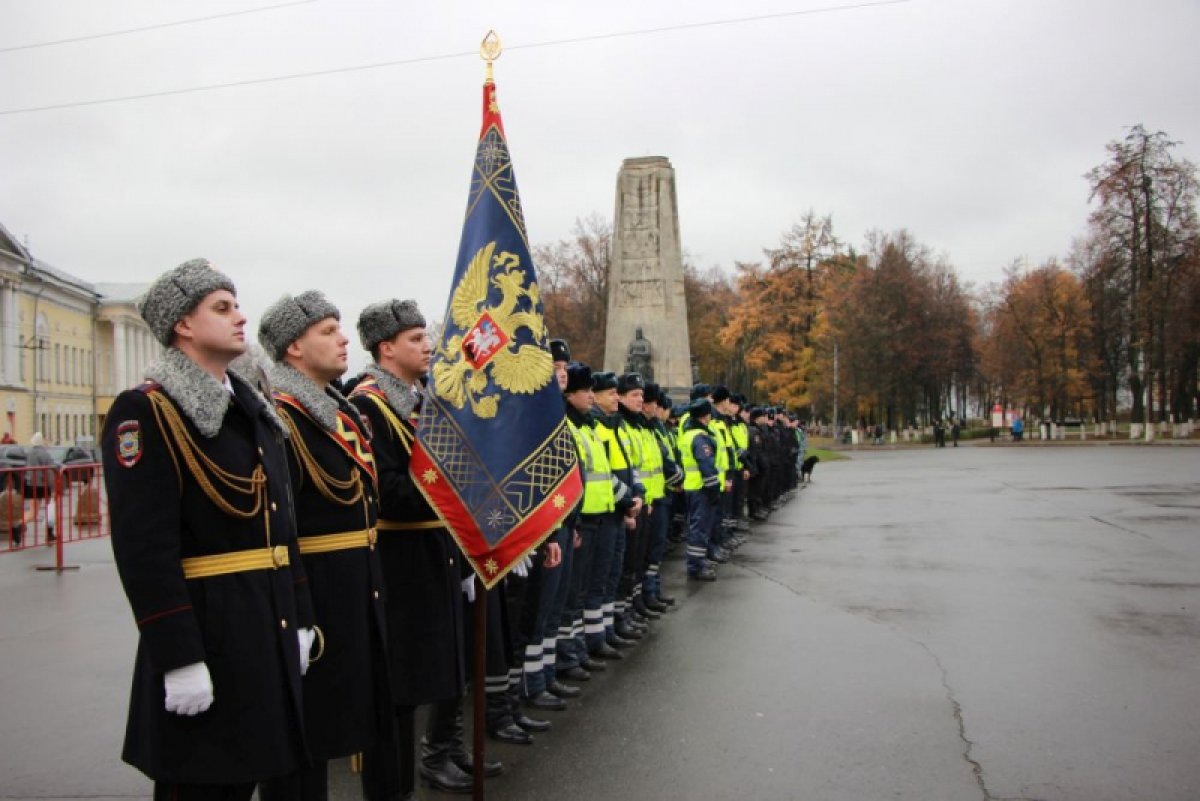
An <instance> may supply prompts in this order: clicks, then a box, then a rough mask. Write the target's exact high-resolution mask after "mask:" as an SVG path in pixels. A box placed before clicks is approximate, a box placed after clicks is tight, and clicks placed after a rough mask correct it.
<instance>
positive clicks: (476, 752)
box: [471, 576, 488, 801]
mask: <svg viewBox="0 0 1200 801" xmlns="http://www.w3.org/2000/svg"><path fill="white" fill-rule="evenodd" d="M474 580H475V693H474V699H475V700H474V711H475V714H474V719H475V726H474V730H473V731H472V735H473V736H472V743H471V753H472V754H473V756H474V758H475V767H474V769H473V770H472V771H471V785H472V787H471V792H472V796H471V797H472V798H473V799H474V801H483V735H484V732H485V731H486V729H487V724H486V723H485V722H484V712H485V711H486V710H487V699H486V695H485V693H484V690H485V682H486V681H487V677H486V673H487V593H488V590H487V588H486V587H484V586H483V582H482V581H480V579H479V576H475V578H474Z"/></svg>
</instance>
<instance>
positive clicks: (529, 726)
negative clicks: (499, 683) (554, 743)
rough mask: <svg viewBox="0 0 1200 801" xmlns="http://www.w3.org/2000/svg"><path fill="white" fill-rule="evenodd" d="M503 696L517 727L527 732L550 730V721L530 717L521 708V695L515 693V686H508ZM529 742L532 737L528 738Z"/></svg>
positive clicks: (535, 732) (531, 740)
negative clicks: (506, 699)
mask: <svg viewBox="0 0 1200 801" xmlns="http://www.w3.org/2000/svg"><path fill="white" fill-rule="evenodd" d="M505 697H507V698H508V708H509V710H510V711H511V712H512V719H513V722H514V723H516V724H517V727H518V728H520V729H522V730H524V731H525V732H527V733H529V734H537V733H538V732H543V731H550V721H548V720H541V719H539V718H531V717H529V716H528V715H526V714H525V711H524V710H523V709H521V696H520V695H518V694H517V688H516V686H512V687H509V688H508V692H507V693H506V694H505ZM529 742H531V743H532V742H533V738H532V737H530V738H529Z"/></svg>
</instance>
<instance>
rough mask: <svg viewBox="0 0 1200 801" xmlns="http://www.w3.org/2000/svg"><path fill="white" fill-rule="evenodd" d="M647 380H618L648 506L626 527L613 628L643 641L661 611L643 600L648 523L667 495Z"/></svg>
mask: <svg viewBox="0 0 1200 801" xmlns="http://www.w3.org/2000/svg"><path fill="white" fill-rule="evenodd" d="M645 387H646V385H645V382H643V380H642V377H641V376H640V375H638V374H637V373H625V374H623V375H621V376H620V377H619V378H618V379H617V403H618V406H619V409H620V413H621V428H620V431H621V433H623V434H624V435H625V437H626V440H627V442H628V443H629V455H630V460H631V462H632V463H633V468H634V475H635V476H636V479H637V481H639V482H640V483H641V485H642V486H643V487H644V488H645V491H646V496H645V506H643V507H642V510H641V512H640V513H639V514H638V516H637V517H636V518H635V523H634V525H633V526H632V527H627V528H626V539H625V558H624V562H623V564H622V566H621V576H620V581H619V583H618V585H617V593H616V610H615V623H614V629H615V631H616V633H617V636H619V637H624V638H626V639H632V640H640V639H641V638H642V636H643V633H644V631H645V628H646V621H648V620H657V619H658V617H659V613H658V612H655V611H652V610H650V609H648V608H646V605H645V604H644V603H643V602H642V597H641V591H642V576H643V575H645V572H646V546H647V525H648V519H649V516H650V511H651V509H652V508H653V505H654V504H655V503H657V502H658V501H659V500H660V499H661V498H662V497H663V495H665V491H664V490H665V484H664V481H663V475H662V458H661V456H660V455H659V451H658V446H657V444H656V443H655V442H654V441H653V439H651V438H650V437H649V434H650V432H649V431H648V430H647V429H646V421H645V417H644V416H643V415H642V404H643V403H644V401H645Z"/></svg>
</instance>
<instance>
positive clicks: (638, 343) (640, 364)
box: [625, 328, 654, 381]
mask: <svg viewBox="0 0 1200 801" xmlns="http://www.w3.org/2000/svg"><path fill="white" fill-rule="evenodd" d="M652 354H653V349H652V348H651V347H650V340H648V339H646V337H645V336H643V335H642V329H641V328H638V329H637V330H636V331H635V333H634V337H633V341H632V342H630V343H629V351H628V353H627V355H626V358H625V372H627V373H637V374H638V375H640V376H641V377H642V380H643V381H653V380H654V367H653V366H651V364H650V358H651V355H652Z"/></svg>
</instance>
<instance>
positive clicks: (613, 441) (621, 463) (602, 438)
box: [592, 423, 629, 472]
mask: <svg viewBox="0 0 1200 801" xmlns="http://www.w3.org/2000/svg"><path fill="white" fill-rule="evenodd" d="M592 433H594V434H595V436H596V440H597V441H598V442H599V443H600V444H601V445H603V446H604V448H605V449H606V451H607V452H608V466H609V469H611V470H612V471H614V472H615V471H617V470H625V469H627V468H628V467H629V462H627V461H626V460H625V452H624V451H622V450H621V445H620V443H619V442H617V435H616V433H615V432H614V431H613V430H612V429H611V428H609V427H608V426H606V425H604V424H603V423H596V426H595V428H593V429H592Z"/></svg>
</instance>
